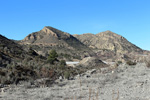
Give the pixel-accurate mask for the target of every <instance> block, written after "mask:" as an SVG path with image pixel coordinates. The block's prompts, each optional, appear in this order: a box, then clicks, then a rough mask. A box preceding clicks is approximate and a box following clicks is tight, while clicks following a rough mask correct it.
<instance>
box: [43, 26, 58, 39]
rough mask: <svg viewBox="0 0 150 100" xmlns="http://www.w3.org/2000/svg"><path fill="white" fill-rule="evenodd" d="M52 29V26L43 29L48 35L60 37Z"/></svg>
mask: <svg viewBox="0 0 150 100" xmlns="http://www.w3.org/2000/svg"><path fill="white" fill-rule="evenodd" d="M51 29H52V27H44V28H43V29H42V30H41V31H43V32H44V33H46V35H52V36H54V37H56V38H58V36H57V34H56V33H55V32H54V31H53V30H51Z"/></svg>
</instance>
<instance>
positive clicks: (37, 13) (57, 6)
mask: <svg viewBox="0 0 150 100" xmlns="http://www.w3.org/2000/svg"><path fill="white" fill-rule="evenodd" d="M149 5H150V0H0V34H2V35H4V36H6V37H7V38H9V39H15V40H21V39H23V38H25V37H26V36H27V35H28V34H30V33H32V32H36V31H39V30H41V29H42V28H43V27H44V26H51V27H54V28H57V29H59V30H62V31H64V32H68V33H70V34H83V33H93V34H97V33H99V32H103V31H106V30H110V31H112V32H115V33H117V34H119V35H122V36H123V37H125V38H126V39H127V40H129V41H130V42H131V43H133V44H135V45H137V46H138V47H140V48H142V49H144V50H150V6H149Z"/></svg>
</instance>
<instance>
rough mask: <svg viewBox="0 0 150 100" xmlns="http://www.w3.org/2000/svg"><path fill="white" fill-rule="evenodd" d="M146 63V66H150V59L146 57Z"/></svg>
mask: <svg viewBox="0 0 150 100" xmlns="http://www.w3.org/2000/svg"><path fill="white" fill-rule="evenodd" d="M145 64H146V66H147V67H148V68H150V60H148V59H146V60H145Z"/></svg>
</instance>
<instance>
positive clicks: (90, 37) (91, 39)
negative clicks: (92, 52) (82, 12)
mask: <svg viewBox="0 0 150 100" xmlns="http://www.w3.org/2000/svg"><path fill="white" fill-rule="evenodd" d="M74 36H75V37H76V38H77V39H79V40H80V41H81V42H82V43H83V44H85V45H87V46H89V47H90V48H94V49H100V50H102V49H106V50H110V51H114V52H115V53H122V54H125V53H129V52H138V53H142V52H143V50H142V49H140V48H139V47H137V46H135V45H134V44H132V43H130V42H129V41H128V40H127V39H125V38H124V37H122V36H120V35H118V34H116V33H113V32H111V31H105V32H101V33H98V34H96V35H94V34H89V33H88V34H83V35H74Z"/></svg>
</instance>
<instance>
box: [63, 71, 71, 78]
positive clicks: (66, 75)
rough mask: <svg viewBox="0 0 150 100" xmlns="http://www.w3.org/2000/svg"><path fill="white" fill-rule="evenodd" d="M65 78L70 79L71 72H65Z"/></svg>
mask: <svg viewBox="0 0 150 100" xmlns="http://www.w3.org/2000/svg"><path fill="white" fill-rule="evenodd" d="M64 77H65V78H66V79H69V77H70V72H69V71H65V72H64Z"/></svg>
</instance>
